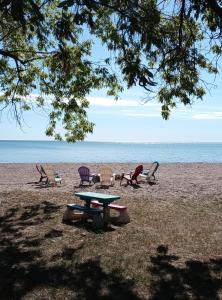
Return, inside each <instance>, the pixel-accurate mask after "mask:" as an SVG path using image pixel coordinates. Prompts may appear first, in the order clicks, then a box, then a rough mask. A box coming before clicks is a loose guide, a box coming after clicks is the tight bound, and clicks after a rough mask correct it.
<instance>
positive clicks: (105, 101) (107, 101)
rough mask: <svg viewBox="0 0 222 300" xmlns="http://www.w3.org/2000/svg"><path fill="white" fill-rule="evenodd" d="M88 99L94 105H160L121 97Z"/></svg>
mask: <svg viewBox="0 0 222 300" xmlns="http://www.w3.org/2000/svg"><path fill="white" fill-rule="evenodd" d="M87 100H88V101H89V102H90V105H93V106H116V107H117V106H125V107H132V106H134V107H135V106H140V107H141V106H144V105H145V106H152V107H153V106H160V104H159V103H157V102H156V103H155V102H152V103H151V102H147V103H145V104H144V103H143V102H141V101H139V100H130V99H129V100H126V99H119V100H117V101H116V100H114V99H111V98H106V97H87Z"/></svg>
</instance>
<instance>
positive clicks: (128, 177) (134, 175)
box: [120, 165, 143, 186]
mask: <svg viewBox="0 0 222 300" xmlns="http://www.w3.org/2000/svg"><path fill="white" fill-rule="evenodd" d="M142 171H143V166H142V165H139V166H137V167H136V169H135V171H134V172H130V173H129V174H125V173H122V177H121V180H120V185H121V183H122V180H123V179H126V186H127V185H128V184H131V185H132V184H133V182H134V181H135V182H136V183H137V184H138V183H139V182H138V180H137V177H138V176H139V175H140V173H142Z"/></svg>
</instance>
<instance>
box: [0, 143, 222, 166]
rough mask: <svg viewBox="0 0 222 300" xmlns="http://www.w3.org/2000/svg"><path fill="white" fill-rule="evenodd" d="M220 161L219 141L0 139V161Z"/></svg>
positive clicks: (221, 153)
mask: <svg viewBox="0 0 222 300" xmlns="http://www.w3.org/2000/svg"><path fill="white" fill-rule="evenodd" d="M155 160H157V161H159V162H222V143H197V144H195V143H147V144H145V143H135V144H134V143H105V142H104V143H103V142H77V143H75V144H68V143H66V142H56V141H50V142H49V141H0V163H11V162H14V163H36V162H39V163H45V162H49V163H53V162H55V163H57V162H73V163H95V162H122V163H139V162H152V161H155Z"/></svg>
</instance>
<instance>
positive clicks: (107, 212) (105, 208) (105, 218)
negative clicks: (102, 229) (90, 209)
mask: <svg viewBox="0 0 222 300" xmlns="http://www.w3.org/2000/svg"><path fill="white" fill-rule="evenodd" d="M109 220H110V209H109V207H108V204H106V203H104V204H103V222H104V226H106V225H107V224H108V223H109Z"/></svg>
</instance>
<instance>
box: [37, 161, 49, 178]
mask: <svg viewBox="0 0 222 300" xmlns="http://www.w3.org/2000/svg"><path fill="white" fill-rule="evenodd" d="M35 167H36V170H37V171H38V172H39V174H40V179H39V182H42V181H43V179H45V180H47V176H46V174H45V171H44V169H43V167H42V166H41V165H37V164H36V165H35Z"/></svg>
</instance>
